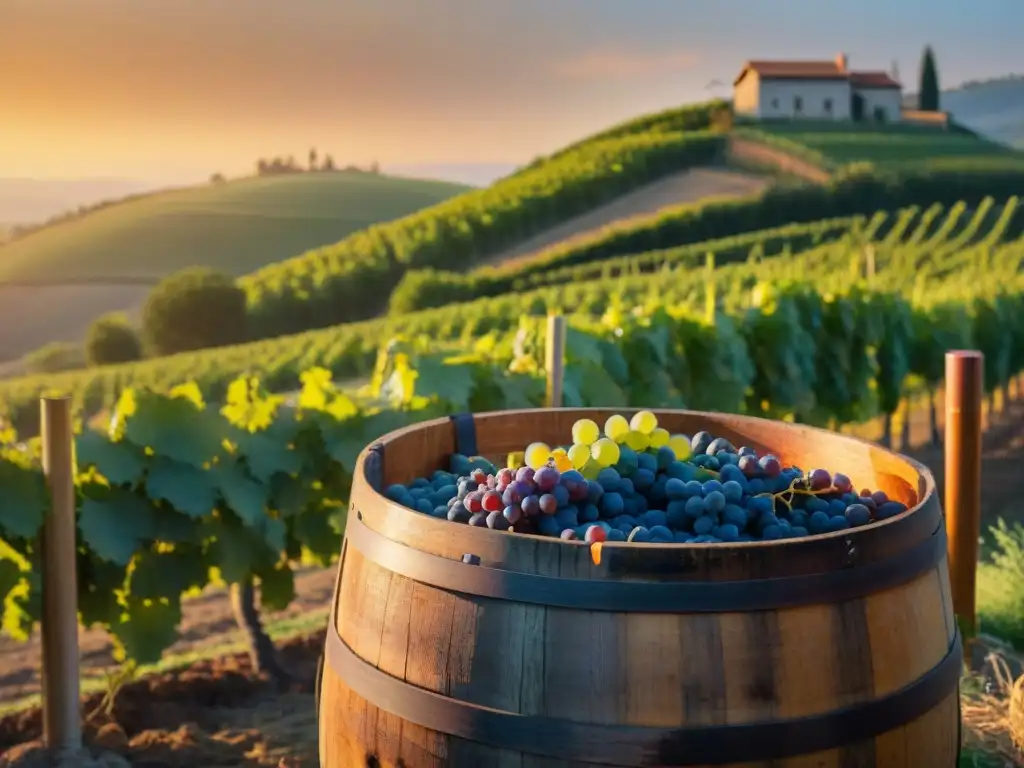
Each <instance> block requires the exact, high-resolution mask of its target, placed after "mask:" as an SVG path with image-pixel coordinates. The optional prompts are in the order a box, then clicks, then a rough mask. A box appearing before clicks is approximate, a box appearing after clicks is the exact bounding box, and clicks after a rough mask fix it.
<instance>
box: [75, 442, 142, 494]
mask: <svg viewBox="0 0 1024 768" xmlns="http://www.w3.org/2000/svg"><path fill="white" fill-rule="evenodd" d="M75 455H76V457H77V460H78V465H79V467H90V466H91V467H95V468H96V469H97V470H98V471H99V473H100V474H101V475H103V477H105V478H107V480H109V481H110V482H111V483H112V484H113V485H135V483H137V482H138V481H139V479H140V478H141V477H142V473H143V471H144V470H145V468H146V463H145V460H144V459H143V457H142V456H141V455H139V450H138V448H136V447H135V446H134V445H132V444H131V443H127V442H125V441H124V440H119V441H116V442H115V441H113V440H111V439H110V438H109V437H108V436H107V435H105V434H102V433H101V432H97V431H96V430H93V429H89V430H86V431H85V432H83V433H82V434H81V435H79V436H78V437H77V438H75Z"/></svg>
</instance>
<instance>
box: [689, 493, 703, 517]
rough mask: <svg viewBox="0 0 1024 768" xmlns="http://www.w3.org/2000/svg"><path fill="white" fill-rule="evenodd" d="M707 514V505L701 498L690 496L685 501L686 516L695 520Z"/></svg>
mask: <svg viewBox="0 0 1024 768" xmlns="http://www.w3.org/2000/svg"><path fill="white" fill-rule="evenodd" d="M705 512H707V505H706V504H705V503H704V499H703V497H701V496H691V497H690V498H688V499H687V500H686V516H687V517H690V518H692V519H696V518H698V517H700V516H701V515H703V514H704V513H705Z"/></svg>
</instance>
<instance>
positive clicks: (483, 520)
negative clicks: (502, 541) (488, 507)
mask: <svg viewBox="0 0 1024 768" xmlns="http://www.w3.org/2000/svg"><path fill="white" fill-rule="evenodd" d="M488 514H489V513H487V512H477V513H476V514H475V515H473V516H472V517H471V518H469V524H470V525H472V526H473V527H474V528H486V527H487V515H488Z"/></svg>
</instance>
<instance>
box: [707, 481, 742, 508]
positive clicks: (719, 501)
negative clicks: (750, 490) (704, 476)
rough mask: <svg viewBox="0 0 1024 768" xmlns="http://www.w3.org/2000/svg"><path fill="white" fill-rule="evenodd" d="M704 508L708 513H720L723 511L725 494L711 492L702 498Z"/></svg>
mask: <svg viewBox="0 0 1024 768" xmlns="http://www.w3.org/2000/svg"><path fill="white" fill-rule="evenodd" d="M712 482H713V481H712ZM705 487H706V484H705ZM741 495H742V494H741ZM704 506H706V507H707V509H708V511H709V512H721V511H722V510H723V509H725V494H724V493H722V492H721V491H711V492H710V493H708V494H707V495H706V496H705V497H704Z"/></svg>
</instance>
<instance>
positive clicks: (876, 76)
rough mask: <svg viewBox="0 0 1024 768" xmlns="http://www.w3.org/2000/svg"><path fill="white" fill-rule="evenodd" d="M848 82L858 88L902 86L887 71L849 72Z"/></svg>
mask: <svg viewBox="0 0 1024 768" xmlns="http://www.w3.org/2000/svg"><path fill="white" fill-rule="evenodd" d="M850 84H851V85H855V86H857V87H858V88H902V87H903V86H901V85H900V84H899V83H897V82H896V81H895V80H893V79H892V78H891V77H890V76H889V74H888V73H887V72H851V73H850Z"/></svg>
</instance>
